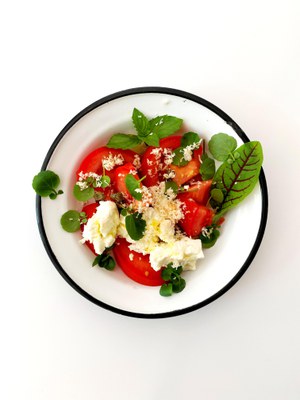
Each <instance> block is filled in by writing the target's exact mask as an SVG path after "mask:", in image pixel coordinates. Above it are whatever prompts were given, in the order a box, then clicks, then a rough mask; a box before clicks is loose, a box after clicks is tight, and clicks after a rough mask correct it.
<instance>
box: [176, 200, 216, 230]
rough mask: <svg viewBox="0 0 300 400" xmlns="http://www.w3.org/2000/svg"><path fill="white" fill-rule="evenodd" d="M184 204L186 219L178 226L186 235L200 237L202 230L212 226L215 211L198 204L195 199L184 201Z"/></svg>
mask: <svg viewBox="0 0 300 400" xmlns="http://www.w3.org/2000/svg"><path fill="white" fill-rule="evenodd" d="M181 201H182V202H183V203H184V205H185V206H184V207H183V210H184V211H183V212H184V217H183V219H181V220H180V221H179V222H178V224H179V225H180V227H181V228H182V229H183V230H184V231H185V233H186V234H187V235H188V236H190V237H192V238H196V237H199V235H200V233H201V230H202V228H204V227H205V226H209V225H211V224H212V219H213V215H214V213H213V211H212V210H211V209H209V208H207V207H205V206H203V205H201V204H198V203H197V202H196V201H195V200H193V199H182V200H181Z"/></svg>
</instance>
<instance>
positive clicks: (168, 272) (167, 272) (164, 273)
mask: <svg viewBox="0 0 300 400" xmlns="http://www.w3.org/2000/svg"><path fill="white" fill-rule="evenodd" d="M172 273H173V268H168V267H167V268H164V269H162V270H161V277H162V279H163V280H164V281H169V280H170V279H171V276H172Z"/></svg>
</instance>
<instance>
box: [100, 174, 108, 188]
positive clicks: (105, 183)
mask: <svg viewBox="0 0 300 400" xmlns="http://www.w3.org/2000/svg"><path fill="white" fill-rule="evenodd" d="M100 183H101V187H102V188H106V187H107V186H109V185H110V177H109V176H108V175H102V176H101V178H100Z"/></svg>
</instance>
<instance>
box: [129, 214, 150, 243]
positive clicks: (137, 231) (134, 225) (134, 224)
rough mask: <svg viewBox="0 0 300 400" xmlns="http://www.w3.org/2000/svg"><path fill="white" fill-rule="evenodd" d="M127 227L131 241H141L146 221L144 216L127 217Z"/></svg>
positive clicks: (130, 215) (131, 215)
mask: <svg viewBox="0 0 300 400" xmlns="http://www.w3.org/2000/svg"><path fill="white" fill-rule="evenodd" d="M125 226H126V230H127V232H128V235H129V236H130V237H131V239H133V240H140V239H141V238H142V237H143V236H144V231H145V228H146V221H145V220H143V218H142V214H139V213H134V214H129V215H126V217H125Z"/></svg>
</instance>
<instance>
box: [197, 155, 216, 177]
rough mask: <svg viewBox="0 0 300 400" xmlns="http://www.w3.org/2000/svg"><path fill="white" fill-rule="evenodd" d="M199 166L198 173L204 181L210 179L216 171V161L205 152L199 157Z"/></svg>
mask: <svg viewBox="0 0 300 400" xmlns="http://www.w3.org/2000/svg"><path fill="white" fill-rule="evenodd" d="M201 161H202V162H201V166H200V174H201V177H202V179H203V180H204V181H207V180H209V179H212V178H213V177H214V175H215V172H216V163H215V160H213V159H212V158H210V157H208V155H207V154H206V153H205V154H203V155H202V157H201Z"/></svg>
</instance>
